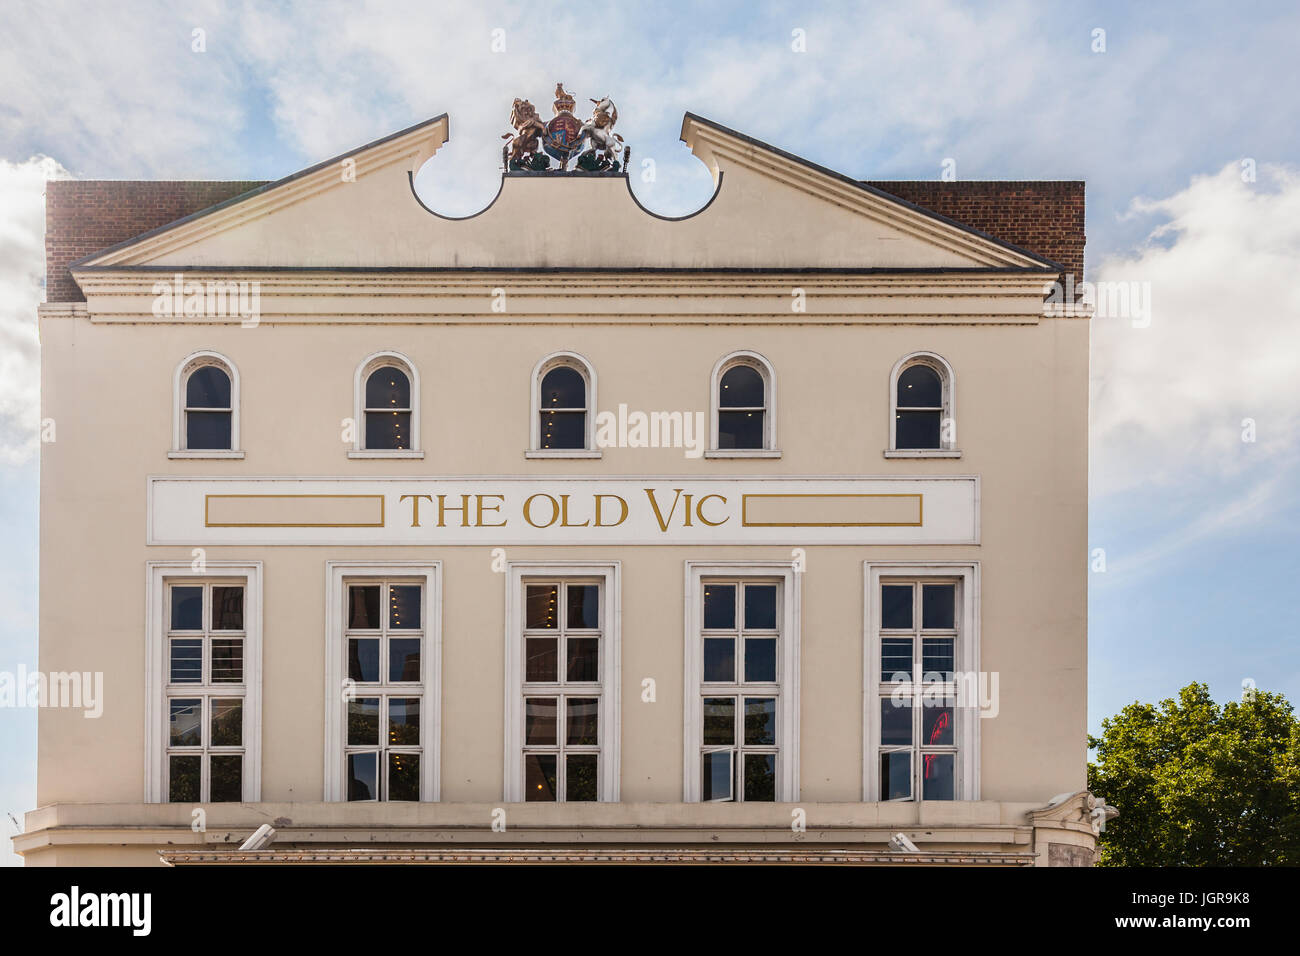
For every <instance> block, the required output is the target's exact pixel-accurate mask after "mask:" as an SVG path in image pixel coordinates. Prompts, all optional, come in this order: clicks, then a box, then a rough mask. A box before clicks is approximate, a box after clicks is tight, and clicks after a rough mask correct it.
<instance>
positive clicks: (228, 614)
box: [212, 584, 244, 631]
mask: <svg viewBox="0 0 1300 956" xmlns="http://www.w3.org/2000/svg"><path fill="white" fill-rule="evenodd" d="M212 629H213V630H214V631H242V630H243V629H244V589H243V588H242V587H237V586H233V587H232V586H229V585H220V584H218V585H215V586H214V587H213V588H212Z"/></svg>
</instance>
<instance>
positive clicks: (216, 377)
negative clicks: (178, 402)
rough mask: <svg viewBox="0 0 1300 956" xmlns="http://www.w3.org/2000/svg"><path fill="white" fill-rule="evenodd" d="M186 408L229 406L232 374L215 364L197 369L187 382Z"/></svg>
mask: <svg viewBox="0 0 1300 956" xmlns="http://www.w3.org/2000/svg"><path fill="white" fill-rule="evenodd" d="M185 407H186V408H229V407H230V376H229V375H227V374H226V373H225V370H224V369H220V368H217V366H215V365H205V366H203V367H202V368H200V369H197V370H195V372H194V374H192V375H191V376H190V377H189V381H187V382H186V383H185Z"/></svg>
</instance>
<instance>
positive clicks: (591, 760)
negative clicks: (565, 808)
mask: <svg viewBox="0 0 1300 956" xmlns="http://www.w3.org/2000/svg"><path fill="white" fill-rule="evenodd" d="M597 761H598V757H597V755H596V754H569V755H568V756H566V757H565V758H564V799H565V800H573V801H579V800H581V801H587V800H595V799H596V796H597V789H598V788H597V785H596V784H597V779H596V768H597Z"/></svg>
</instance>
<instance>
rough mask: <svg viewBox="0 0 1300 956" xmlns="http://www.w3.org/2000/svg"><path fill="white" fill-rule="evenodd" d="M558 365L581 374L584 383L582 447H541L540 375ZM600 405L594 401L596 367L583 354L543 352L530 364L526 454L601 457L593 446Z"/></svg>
mask: <svg viewBox="0 0 1300 956" xmlns="http://www.w3.org/2000/svg"><path fill="white" fill-rule="evenodd" d="M557 368H571V369H573V370H574V371H575V372H577V373H578V374H579V375H581V376H582V377H583V379H584V380H585V383H586V392H587V405H586V434H585V436H584V438H583V447H582V448H543V447H542V379H544V378H545V377H546V373H547V372H550V371H552V370H553V369H557ZM599 408H600V406H599V405H598V404H597V403H596V369H595V367H594V366H593V365H592V364H591V362H589V361H588V360H587V359H586V357H585V356H582V355H579V354H578V353H577V352H572V351H568V350H567V349H566V350H562V351H559V352H552V353H551V354H550V355H545V356H543V357H542V358H541V359H540V360H539V361H538V363H537V364H536V365H534V366H533V378H532V386H531V388H530V391H529V407H528V449H527V450H526V451H525V452H524V457H525V458H600V457H601V451H600V449H599V448H597V447H596V415H597V413H598V411H597V410H598V409H599Z"/></svg>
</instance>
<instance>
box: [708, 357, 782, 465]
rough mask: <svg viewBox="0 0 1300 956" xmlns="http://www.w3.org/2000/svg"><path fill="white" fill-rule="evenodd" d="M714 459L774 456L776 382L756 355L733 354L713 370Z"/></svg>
mask: <svg viewBox="0 0 1300 956" xmlns="http://www.w3.org/2000/svg"><path fill="white" fill-rule="evenodd" d="M711 392H712V405H713V446H712V448H711V449H710V452H709V454H710V455H713V456H715V457H729V456H734V457H743V456H750V455H756V456H760V457H776V456H777V455H779V454H780V453H779V452H777V451H776V450H775V449H776V381H775V376H774V375H773V372H772V364H771V363H770V362H768V360H767V359H765V358H764V357H763V356H761V355H759V354H758V353H757V352H733V353H732V354H730V355H727V356H724V357H723V358H722V359H721V360H720V361H719V362H718V364H717V365H715V366H714V368H713V381H712V385H711Z"/></svg>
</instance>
